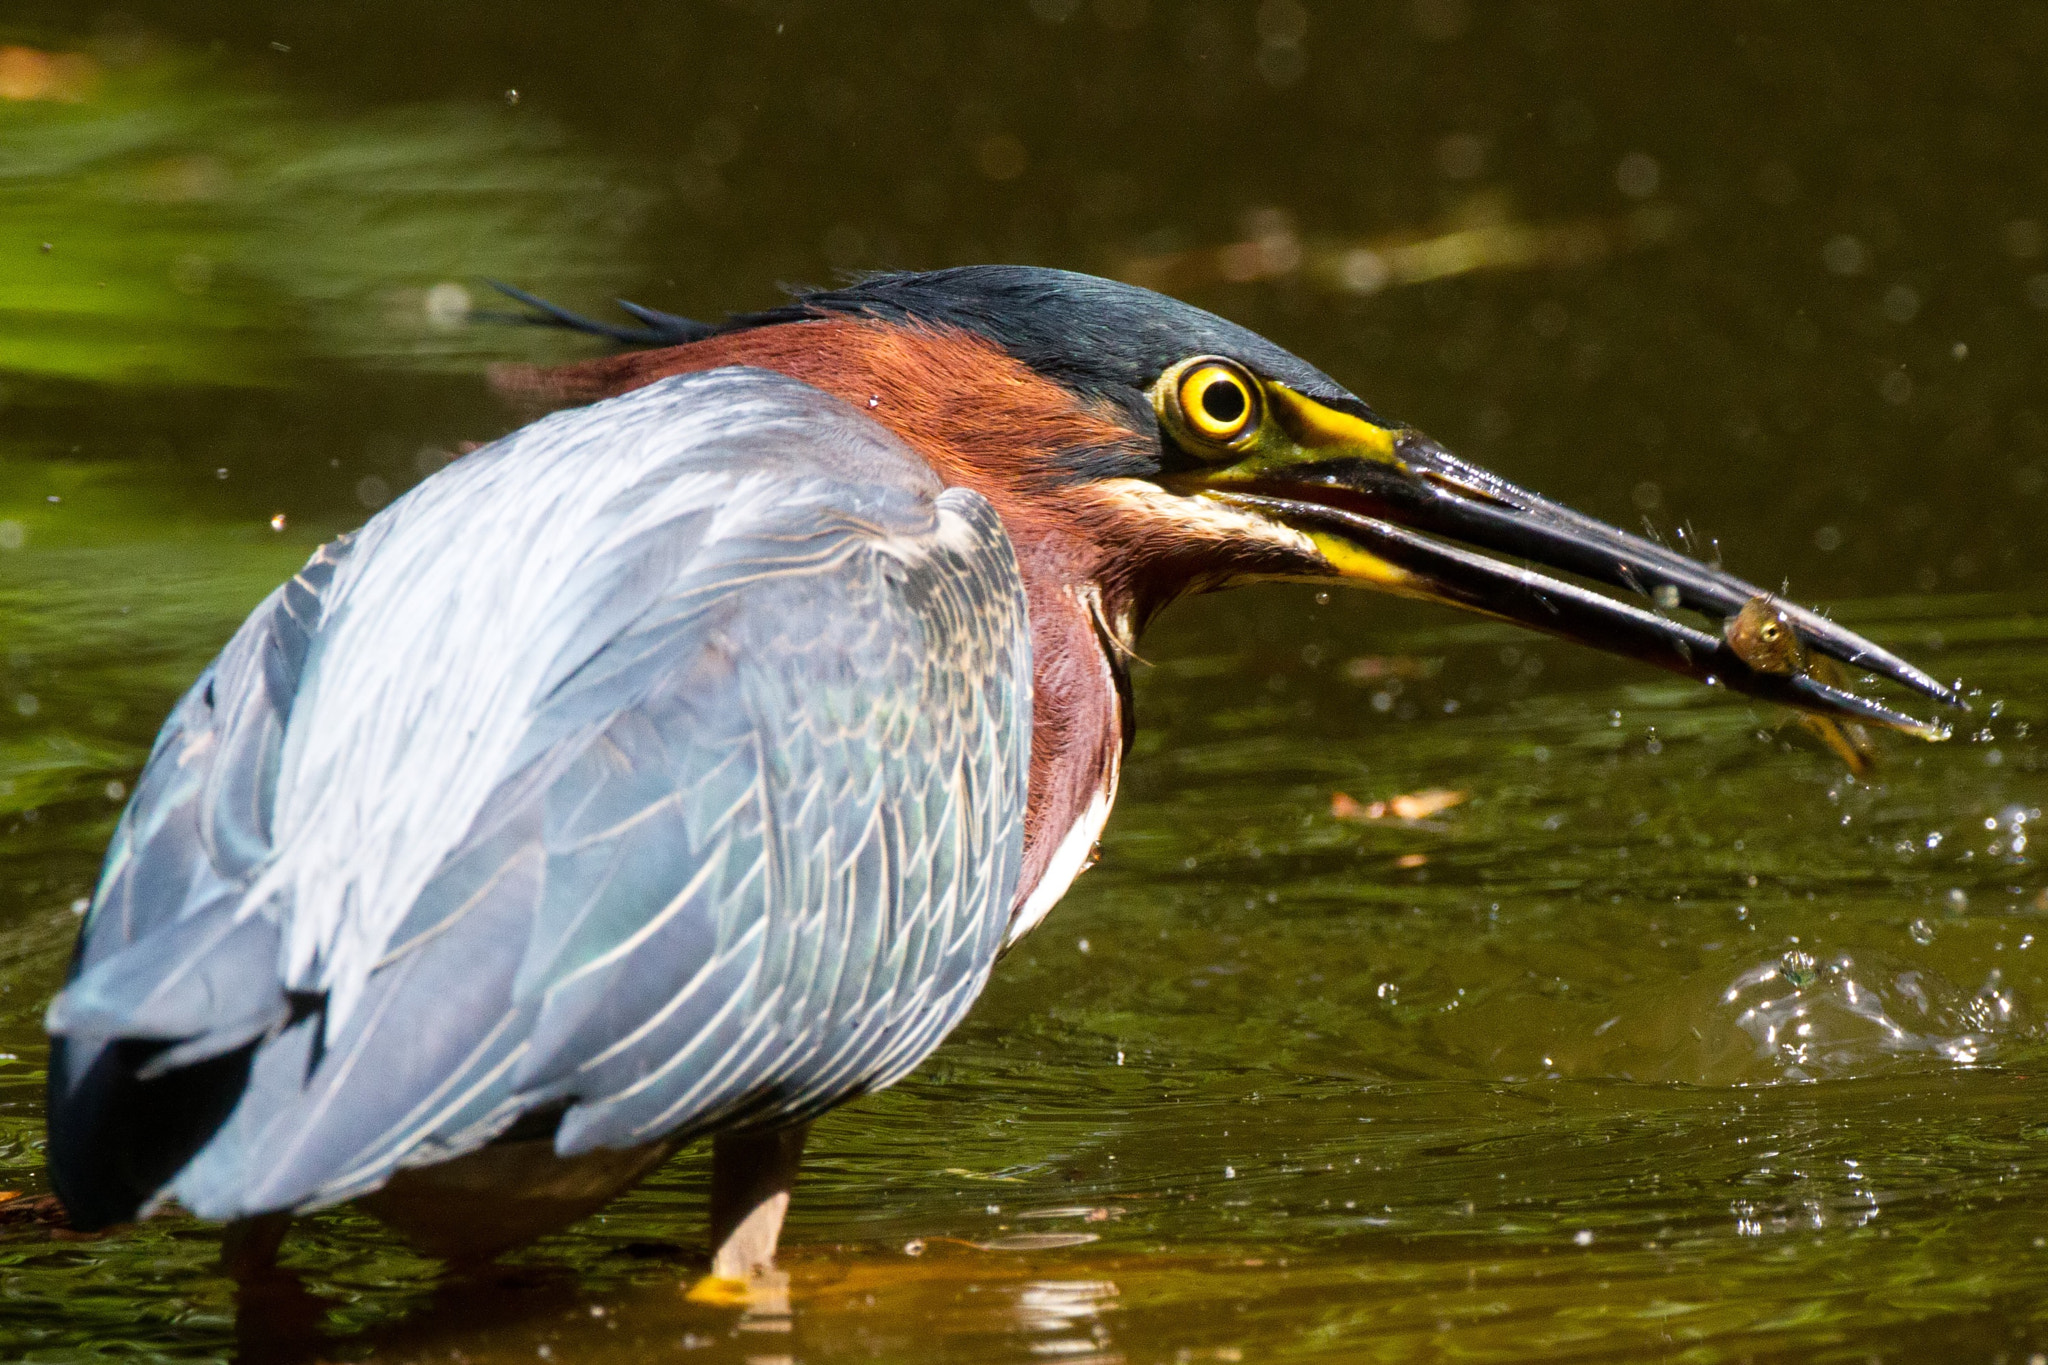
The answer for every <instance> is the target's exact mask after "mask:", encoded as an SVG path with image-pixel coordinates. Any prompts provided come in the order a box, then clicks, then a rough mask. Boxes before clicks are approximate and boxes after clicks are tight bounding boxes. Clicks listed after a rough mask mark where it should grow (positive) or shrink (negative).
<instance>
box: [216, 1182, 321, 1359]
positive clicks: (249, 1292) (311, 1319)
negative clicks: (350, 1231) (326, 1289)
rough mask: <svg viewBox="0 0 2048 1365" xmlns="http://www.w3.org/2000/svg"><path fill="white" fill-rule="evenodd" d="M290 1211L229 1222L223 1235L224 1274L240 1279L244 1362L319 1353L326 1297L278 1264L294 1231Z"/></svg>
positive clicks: (238, 1321) (238, 1336)
mask: <svg viewBox="0 0 2048 1365" xmlns="http://www.w3.org/2000/svg"><path fill="white" fill-rule="evenodd" d="M291 1226H292V1216H291V1215H290V1214H288V1213H266V1214H260V1215H258V1216H257V1217H254V1218H243V1219H240V1220H238V1221H236V1222H233V1223H230V1224H228V1226H227V1229H226V1231H225V1232H224V1233H222V1235H221V1239H220V1268H221V1273H222V1274H224V1275H226V1276H228V1277H229V1278H230V1279H232V1280H233V1281H234V1282H235V1344H236V1347H237V1351H238V1354H239V1356H240V1358H241V1360H242V1361H244V1362H245V1365H271V1362H279V1363H282V1362H298V1361H303V1360H306V1359H309V1358H311V1357H313V1356H315V1355H317V1354H319V1352H318V1347H319V1345H320V1342H321V1336H320V1332H319V1326H320V1320H321V1319H322V1318H323V1317H325V1316H326V1315H327V1309H328V1307H329V1305H328V1303H327V1302H326V1300H324V1299H322V1298H320V1297H319V1296H318V1295H316V1294H314V1293H313V1292H312V1291H310V1290H308V1289H307V1288H306V1285H305V1282H304V1281H302V1280H301V1279H300V1278H299V1277H298V1275H297V1273H296V1272H294V1271H290V1270H286V1269H284V1268H282V1267H280V1266H279V1265H278V1263H277V1252H278V1248H279V1247H280V1246H282V1245H283V1244H284V1238H285V1234H286V1233H287V1232H290V1231H291Z"/></svg>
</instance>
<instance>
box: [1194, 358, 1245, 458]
mask: <svg viewBox="0 0 2048 1365" xmlns="http://www.w3.org/2000/svg"><path fill="white" fill-rule="evenodd" d="M1180 410H1181V412H1182V413H1183V414H1184V415H1185V416H1186V418H1187V424H1188V426H1189V427H1191V428H1192V429H1193V430H1194V433H1195V434H1196V435H1197V436H1200V437H1203V438H1204V439H1206V440H1210V441H1234V440H1236V439H1237V438H1238V437H1239V436H1242V435H1244V433H1245V432H1246V431H1248V430H1250V429H1251V427H1252V426H1253V424H1254V423H1255V422H1256V421H1257V419H1258V398H1257V391H1256V390H1255V389H1254V388H1253V387H1252V380H1251V376H1249V375H1247V374H1246V373H1245V372H1244V371H1243V370H1240V369H1239V368H1238V367H1237V366H1235V365H1232V364H1230V363H1228V362H1226V361H1221V360H1207V361H1203V362H1201V363H1200V364H1197V365H1193V366H1190V367H1189V368H1188V371H1187V373H1186V374H1184V375H1182V376H1181V381H1180Z"/></svg>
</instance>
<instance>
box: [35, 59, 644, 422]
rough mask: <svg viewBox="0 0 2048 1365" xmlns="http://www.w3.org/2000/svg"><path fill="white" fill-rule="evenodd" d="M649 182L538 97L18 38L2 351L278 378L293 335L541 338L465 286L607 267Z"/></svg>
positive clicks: (79, 364) (96, 372) (46, 364)
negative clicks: (470, 94)
mask: <svg viewBox="0 0 2048 1365" xmlns="http://www.w3.org/2000/svg"><path fill="white" fill-rule="evenodd" d="M648 204H649V197H648V196H647V194H646V193H645V192H644V191H642V190H640V189H638V188H636V186H635V182H634V180H633V178H632V177H631V176H629V175H628V174H627V173H625V171H624V170H623V169H622V168H620V167H618V166H615V165H610V164H607V163H606V162H605V161H604V160H603V159H601V158H596V157H592V156H590V155H588V154H585V153H582V152H579V151H578V150H577V149H576V148H574V147H573V146H572V145H571V144H570V142H569V140H568V139H567V138H566V137H565V136H564V134H563V133H562V132H561V130H560V129H559V128H558V127H556V126H555V125H553V124H551V123H550V122H549V121H548V120H547V119H546V118H545V117H544V116H541V115H538V114H534V113H531V112H529V111H522V110H518V109H516V108H506V107H500V108H496V109H492V108H488V107H478V106H476V105H462V104H440V105H431V104H427V105H412V106H402V107H397V108H387V109H382V110H376V111H372V112H366V113H361V114H356V115H352V116H347V117H336V116H334V115H333V114H332V113H329V112H326V111H321V110H317V109H314V108H310V107H304V106H301V105H299V104H295V103H294V102H292V101H290V100H287V99H285V98H283V97H280V96H279V95H276V94H274V93H271V92H268V91H265V90H263V89H262V88H261V87H259V86H257V85H256V84H255V83H253V82H251V81H248V80H246V79H244V78H242V77H241V76H240V75H239V74H238V73H237V72H236V71H235V70H234V69H233V68H232V67H231V66H229V65H228V64H227V63H225V62H222V61H218V60H214V61H208V60H203V59H200V58H198V57H195V56H193V55H191V54H189V53H185V52H182V51H178V50H176V49H173V48H168V47H162V46H159V45H158V44H156V43H154V42H153V41H149V40H136V41H134V42H130V43H127V44H123V45H120V46H118V47H116V48H114V49H113V50H112V53H111V56H110V57H109V58H108V59H106V60H100V59H96V58H94V57H92V56H89V55H86V54H84V53H76V52H69V53H67V52H45V51H41V50H38V49H34V48H28V47H22V46H13V47H0V241H6V242H9V243H13V244H15V245H14V247H12V248H10V250H11V251H12V252H13V253H14V254H12V255H11V256H10V259H9V264H8V266H7V267H6V268H5V269H4V270H0V319H4V320H5V323H6V325H5V326H4V327H0V372H6V371H13V372H15V373H17V374H27V375H36V376H44V377H58V378H66V379H83V380H92V381H96V382H101V383H137V382H148V383H156V384H163V383H167V382H168V383H184V384H193V383H197V384H251V383H277V382H280V381H282V380H283V379H284V378H285V369H284V367H283V365H282V362H283V360H284V355H282V354H280V345H279V342H280V340H281V337H282V336H283V335H290V334H292V333H297V334H298V337H299V338H301V339H302V343H301V344H305V345H306V346H307V348H308V349H310V350H311V351H313V352H314V353H315V354H321V355H327V356H342V357H348V358H351V359H356V360H362V361H369V362H372V363H398V364H404V365H408V366H415V367H417V366H422V365H425V366H447V365H452V364H463V365H470V366H473V365H474V364H475V363H476V362H477V361H478V360H479V359H482V358H487V357H492V356H501V355H523V354H531V353H532V348H533V346H534V345H535V344H536V339H535V338H533V337H529V336H526V335H524V334H523V333H521V332H520V331H519V330H518V329H512V328H485V327H473V326H468V325H465V324H466V323H467V321H468V316H469V313H470V311H471V306H470V284H471V283H472V282H474V281H475V280H477V279H478V278H479V277H485V276H503V277H506V278H512V279H518V280H521V281H523V282H525V283H526V284H528V285H530V286H532V287H534V288H538V289H547V290H551V291H554V292H558V293H577V292H581V291H583V290H586V289H589V288H592V287H597V288H602V287H604V286H605V285H606V284H608V283H611V282H613V281H615V280H618V279H620V278H621V273H620V272H621V268H622V265H623V262H624V261H625V259H626V258H627V256H628V251H627V246H628V243H629V241H630V239H631V237H632V234H633V232H634V231H635V229H636V227H637V225H638V224H639V222H640V221H641V220H642V219H643V217H644V215H645V211H646V209H647V207H648ZM30 242H36V243H40V245H39V247H38V248H37V249H36V250H35V251H34V252H33V253H32V254H29V255H28V256H27V258H26V259H22V255H21V253H20V250H19V248H21V247H22V246H25V245H26V244H27V243H30ZM292 349H294V350H295V349H297V345H296V344H295V345H294V346H293V347H292Z"/></svg>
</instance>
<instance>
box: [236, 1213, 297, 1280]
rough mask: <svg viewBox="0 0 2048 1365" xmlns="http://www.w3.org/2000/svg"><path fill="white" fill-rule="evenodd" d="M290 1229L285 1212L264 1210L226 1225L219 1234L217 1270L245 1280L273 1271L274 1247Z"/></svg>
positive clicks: (288, 1218) (275, 1266)
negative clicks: (261, 1212) (218, 1267)
mask: <svg viewBox="0 0 2048 1365" xmlns="http://www.w3.org/2000/svg"><path fill="white" fill-rule="evenodd" d="M291 1230H292V1216H291V1215H290V1214H288V1213H264V1214H258V1215H257V1216H256V1217H254V1218H243V1219H238V1220H237V1221H235V1222H232V1223H230V1224H228V1225H227V1228H226V1229H225V1230H224V1231H223V1232H222V1233H221V1238H220V1268H221V1273H222V1274H224V1275H226V1276H227V1277H228V1278H229V1279H231V1280H234V1281H236V1282H237V1283H241V1284H246V1283H248V1282H249V1281H251V1280H258V1279H262V1278H264V1277H265V1276H269V1275H274V1274H276V1273H277V1249H278V1248H279V1247H281V1246H283V1245H284V1236H285V1234H286V1233H287V1232H290V1231H291Z"/></svg>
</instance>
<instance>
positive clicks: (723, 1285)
mask: <svg viewBox="0 0 2048 1365" xmlns="http://www.w3.org/2000/svg"><path fill="white" fill-rule="evenodd" d="M683 1297H684V1298H686V1299H688V1300H689V1301H690V1302H691V1303H708V1304H713V1305H715V1306H717V1307H719V1308H743V1309H745V1310H747V1312H748V1314H749V1315H750V1316H751V1315H754V1314H759V1315H761V1316H764V1317H782V1316H787V1315H788V1313H789V1276H788V1275H786V1274H785V1273H783V1272H782V1271H780V1270H774V1269H768V1268H762V1269H757V1270H755V1271H754V1272H753V1273H751V1274H750V1275H748V1276H747V1277H746V1278H745V1279H738V1278H736V1277H734V1276H731V1275H706V1276H704V1277H703V1278H702V1279H700V1280H698V1281H697V1282H696V1283H695V1284H693V1285H691V1286H690V1287H689V1289H688V1290H686V1291H685V1292H684V1294H683Z"/></svg>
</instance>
